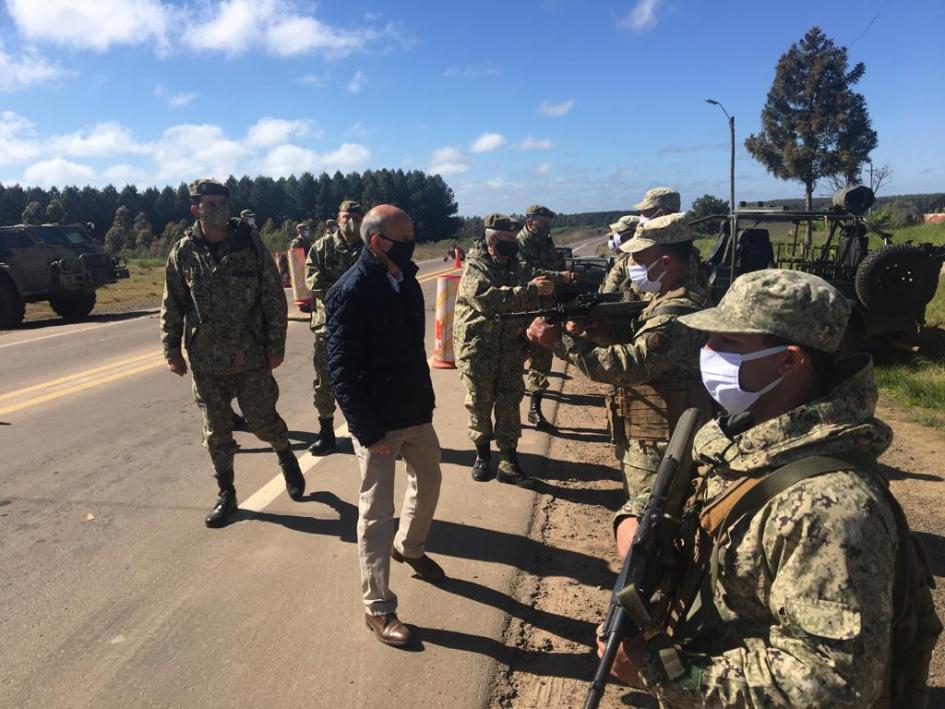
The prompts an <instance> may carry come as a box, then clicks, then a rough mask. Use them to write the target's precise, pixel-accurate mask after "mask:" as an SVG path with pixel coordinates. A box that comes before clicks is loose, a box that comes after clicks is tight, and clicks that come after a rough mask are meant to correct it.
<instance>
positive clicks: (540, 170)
mask: <svg viewBox="0 0 945 709" xmlns="http://www.w3.org/2000/svg"><path fill="white" fill-rule="evenodd" d="M550 169H551V163H550V162H543V163H542V164H541V165H539V166H538V167H536V168H535V174H536V175H544V174H545V173H547V172H548V171H549V170H550Z"/></svg>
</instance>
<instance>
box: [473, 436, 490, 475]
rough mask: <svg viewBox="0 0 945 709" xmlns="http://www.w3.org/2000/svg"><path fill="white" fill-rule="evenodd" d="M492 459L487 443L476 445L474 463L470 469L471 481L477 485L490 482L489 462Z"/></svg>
mask: <svg viewBox="0 0 945 709" xmlns="http://www.w3.org/2000/svg"><path fill="white" fill-rule="evenodd" d="M491 459H492V454H491V453H490V452H489V444H488V442H487V443H477V444H476V462H475V463H473V467H472V479H473V480H475V481H476V482H478V483H484V482H488V481H489V480H492V478H493V474H492V473H491V472H490V471H489V461H490V460H491Z"/></svg>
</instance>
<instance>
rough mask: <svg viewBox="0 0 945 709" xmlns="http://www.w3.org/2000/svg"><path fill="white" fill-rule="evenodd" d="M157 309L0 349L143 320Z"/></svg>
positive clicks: (20, 342)
mask: <svg viewBox="0 0 945 709" xmlns="http://www.w3.org/2000/svg"><path fill="white" fill-rule="evenodd" d="M156 312H158V311H157V310H152V311H150V312H148V314H147V315H141V316H139V317H136V318H128V319H127V320H116V321H115V322H107V323H102V324H101V325H92V326H91V327H83V328H82V329H80V330H68V331H67V332H55V333H53V334H52V335H43V336H42V337H32V338H30V339H29V340H19V341H17V342H8V343H6V344H4V345H0V349H3V348H4V347H16V346H17V345H30V344H32V343H34V342H40V341H42V340H49V339H51V338H53V337H62V336H63V335H75V334H78V333H80V332H91V331H92V330H101V329H102V328H103V327H111V326H112V325H124V324H125V323H130V322H134V321H135V320H143V319H144V318H149V317H151V316H152V315H154V314H155V313H156Z"/></svg>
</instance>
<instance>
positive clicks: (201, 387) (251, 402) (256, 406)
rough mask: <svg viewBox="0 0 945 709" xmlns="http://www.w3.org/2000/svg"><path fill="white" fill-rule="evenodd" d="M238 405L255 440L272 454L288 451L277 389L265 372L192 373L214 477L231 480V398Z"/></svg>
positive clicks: (205, 443)
mask: <svg viewBox="0 0 945 709" xmlns="http://www.w3.org/2000/svg"><path fill="white" fill-rule="evenodd" d="M234 396H235V397H236V400H237V401H239V404H240V410H241V411H242V412H243V416H244V417H245V418H246V425H247V427H248V428H249V430H250V431H252V432H253V433H254V434H256V437H257V438H259V439H260V440H262V441H265V442H266V443H268V444H269V445H271V446H272V447H273V450H275V451H283V450H285V449H286V448H288V447H289V436H288V429H287V428H286V425H285V421H283V420H282V418H281V417H280V416H279V414H278V413H277V412H276V401H277V400H278V399H279V385H278V384H277V383H276V380H275V378H274V377H273V376H272V372H270V371H269V370H268V369H254V370H250V371H248V372H241V373H239V374H228V375H216V374H208V373H205V372H200V373H197V372H194V401H196V402H197V407H198V408H199V409H200V413H201V414H202V415H203V442H204V445H205V446H206V447H207V450H208V451H209V452H210V460H211V461H212V462H213V470H214V475H215V476H216V477H217V478H219V479H229V480H232V477H233V456H234V454H235V453H236V442H235V441H234V440H233V411H232V409H231V408H230V402H231V401H232V400H233V397H234Z"/></svg>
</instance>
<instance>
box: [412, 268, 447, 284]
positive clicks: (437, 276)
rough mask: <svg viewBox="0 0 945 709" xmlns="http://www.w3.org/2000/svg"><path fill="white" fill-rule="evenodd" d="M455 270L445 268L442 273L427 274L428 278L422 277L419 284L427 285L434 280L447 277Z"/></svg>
mask: <svg viewBox="0 0 945 709" xmlns="http://www.w3.org/2000/svg"><path fill="white" fill-rule="evenodd" d="M455 270H456V269H455V268H453V267H452V266H451V267H449V268H444V269H443V270H442V271H437V272H436V273H430V274H427V275H426V276H422V277H421V278H418V279H417V283H427V282H429V281H432V280H433V279H434V278H439V277H440V276H445V275H446V274H447V273H452V272H453V271H455Z"/></svg>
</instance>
